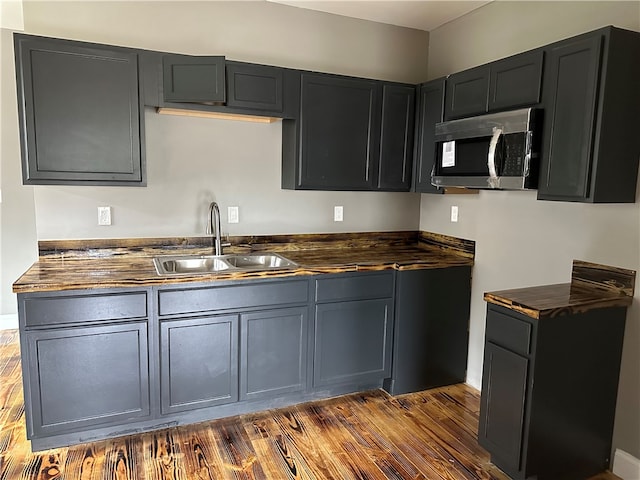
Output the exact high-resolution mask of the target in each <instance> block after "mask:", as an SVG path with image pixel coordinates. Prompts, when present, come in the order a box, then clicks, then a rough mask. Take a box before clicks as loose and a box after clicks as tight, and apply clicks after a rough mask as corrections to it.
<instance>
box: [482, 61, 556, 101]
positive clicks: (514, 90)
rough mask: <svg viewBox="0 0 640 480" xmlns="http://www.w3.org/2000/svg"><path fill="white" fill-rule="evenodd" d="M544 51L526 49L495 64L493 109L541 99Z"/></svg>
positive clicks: (491, 81) (491, 83)
mask: <svg viewBox="0 0 640 480" xmlns="http://www.w3.org/2000/svg"><path fill="white" fill-rule="evenodd" d="M543 56H544V52H543V50H536V51H533V52H526V53H522V54H520V55H514V56H513V57H509V58H505V59H504V60H500V61H498V62H494V63H492V64H491V77H490V80H489V111H490V112H491V111H494V110H507V109H510V108H517V107H524V106H528V105H535V104H537V103H538V102H540V90H541V87H542V60H543Z"/></svg>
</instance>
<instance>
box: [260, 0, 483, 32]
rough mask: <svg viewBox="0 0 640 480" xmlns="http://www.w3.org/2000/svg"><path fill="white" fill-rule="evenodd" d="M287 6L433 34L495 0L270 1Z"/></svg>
mask: <svg viewBox="0 0 640 480" xmlns="http://www.w3.org/2000/svg"><path fill="white" fill-rule="evenodd" d="M268 1H271V2H275V3H281V4H284V5H291V6H294V7H300V8H307V9H310V10H317V11H320V12H327V13H333V14H336V15H343V16H346V17H353V18H360V19H363V20H370V21H373V22H380V23H387V24H390V25H398V26H401V27H409V28H416V29H418V30H425V31H431V30H434V29H436V28H438V27H439V26H440V25H443V24H445V23H447V22H450V21H451V20H454V19H456V18H458V17H461V16H463V15H465V14H467V13H469V12H470V11H472V10H475V9H476V8H479V7H481V6H483V5H486V4H487V3H489V2H490V1H491V0H478V1H467V0H463V1H459V0H397V1H394V0H374V1H370V0H349V1H342V0H324V1H317V0H268Z"/></svg>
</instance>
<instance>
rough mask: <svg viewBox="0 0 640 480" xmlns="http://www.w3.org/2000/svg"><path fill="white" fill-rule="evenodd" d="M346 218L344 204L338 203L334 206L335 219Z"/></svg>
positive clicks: (335, 220) (337, 220) (338, 220)
mask: <svg viewBox="0 0 640 480" xmlns="http://www.w3.org/2000/svg"><path fill="white" fill-rule="evenodd" d="M343 219H344V209H343V208H342V205H337V206H335V207H333V221H334V222H341V221H342V220H343Z"/></svg>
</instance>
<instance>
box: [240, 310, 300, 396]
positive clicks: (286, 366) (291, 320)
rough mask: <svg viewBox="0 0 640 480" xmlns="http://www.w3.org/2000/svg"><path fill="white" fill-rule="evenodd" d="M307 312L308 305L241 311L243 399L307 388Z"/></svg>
mask: <svg viewBox="0 0 640 480" xmlns="http://www.w3.org/2000/svg"><path fill="white" fill-rule="evenodd" d="M307 316H308V309H307V307H297V308H289V309H279V310H269V311H265V312H255V313H245V314H242V315H241V318H240V322H241V323H240V329H241V339H240V350H241V352H242V353H241V359H240V400H249V399H254V398H266V397H273V396H275V395H281V394H284V393H290V392H297V391H300V390H304V389H305V387H306V382H307V327H308V322H307Z"/></svg>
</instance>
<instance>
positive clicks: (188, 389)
mask: <svg viewBox="0 0 640 480" xmlns="http://www.w3.org/2000/svg"><path fill="white" fill-rule="evenodd" d="M160 391H161V405H162V413H163V414H167V413H174V412H183V411H186V410H194V409H197V408H203V407H212V406H214V405H221V404H224V403H231V402H235V401H237V400H238V317H237V316H236V315H228V316H216V317H206V318H188V319H183V320H167V321H163V322H161V323H160Z"/></svg>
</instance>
